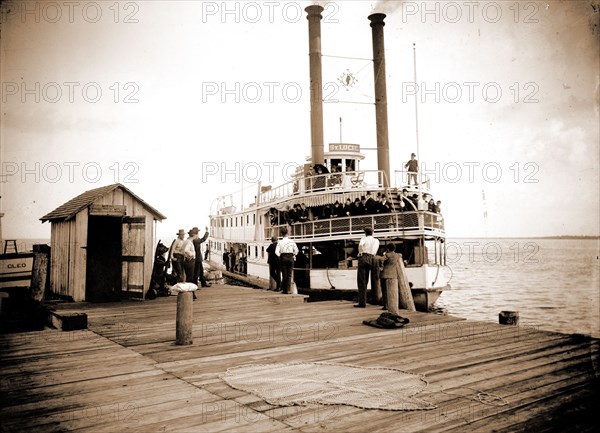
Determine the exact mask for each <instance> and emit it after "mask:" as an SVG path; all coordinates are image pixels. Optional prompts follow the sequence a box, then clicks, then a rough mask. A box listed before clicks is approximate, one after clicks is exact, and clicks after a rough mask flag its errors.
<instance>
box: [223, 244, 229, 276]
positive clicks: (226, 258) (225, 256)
mask: <svg viewBox="0 0 600 433" xmlns="http://www.w3.org/2000/svg"><path fill="white" fill-rule="evenodd" d="M223 264H224V265H225V270H226V271H229V251H227V249H225V252H223Z"/></svg>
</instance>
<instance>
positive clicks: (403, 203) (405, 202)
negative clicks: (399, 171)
mask: <svg viewBox="0 0 600 433" xmlns="http://www.w3.org/2000/svg"><path fill="white" fill-rule="evenodd" d="M398 201H399V206H400V212H408V211H410V210H413V208H412V206H411V205H410V199H409V197H408V190H407V189H406V188H404V189H403V190H402V194H401V195H400V196H399V200H398Z"/></svg>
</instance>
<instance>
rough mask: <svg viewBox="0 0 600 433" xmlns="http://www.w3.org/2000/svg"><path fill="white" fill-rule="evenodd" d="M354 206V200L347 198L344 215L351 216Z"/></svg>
mask: <svg viewBox="0 0 600 433" xmlns="http://www.w3.org/2000/svg"><path fill="white" fill-rule="evenodd" d="M353 207H354V205H353V204H352V200H350V199H347V200H346V204H345V205H344V210H343V215H344V216H347V217H349V216H351V215H352V209H353Z"/></svg>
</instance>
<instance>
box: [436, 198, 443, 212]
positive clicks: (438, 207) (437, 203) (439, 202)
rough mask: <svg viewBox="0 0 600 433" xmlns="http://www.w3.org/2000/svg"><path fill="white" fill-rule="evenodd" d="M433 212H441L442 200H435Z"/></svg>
mask: <svg viewBox="0 0 600 433" xmlns="http://www.w3.org/2000/svg"><path fill="white" fill-rule="evenodd" d="M434 212H435V213H442V202H441V201H440V200H438V201H436V202H435V211H434Z"/></svg>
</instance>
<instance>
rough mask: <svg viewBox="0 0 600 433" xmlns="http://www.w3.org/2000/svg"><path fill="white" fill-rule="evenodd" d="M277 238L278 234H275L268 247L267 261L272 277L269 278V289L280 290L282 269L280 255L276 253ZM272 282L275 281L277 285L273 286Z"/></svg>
mask: <svg viewBox="0 0 600 433" xmlns="http://www.w3.org/2000/svg"><path fill="white" fill-rule="evenodd" d="M277 240H278V239H277V236H273V237H272V238H271V245H269V246H268V247H267V254H268V255H269V256H268V258H267V263H268V264H269V275H270V277H271V280H269V290H274V291H276V292H279V291H280V290H281V269H279V256H277V254H275V250H276V249H277ZM272 283H275V287H273V285H272Z"/></svg>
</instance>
